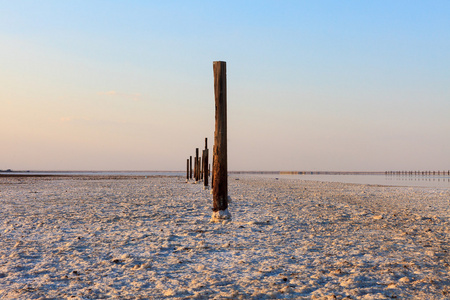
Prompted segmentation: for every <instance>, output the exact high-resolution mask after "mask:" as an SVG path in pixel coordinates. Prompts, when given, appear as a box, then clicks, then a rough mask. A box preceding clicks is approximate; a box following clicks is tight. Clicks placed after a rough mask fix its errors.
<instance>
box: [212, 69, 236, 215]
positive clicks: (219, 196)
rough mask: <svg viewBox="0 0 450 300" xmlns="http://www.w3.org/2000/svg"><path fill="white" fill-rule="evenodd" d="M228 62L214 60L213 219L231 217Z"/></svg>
mask: <svg viewBox="0 0 450 300" xmlns="http://www.w3.org/2000/svg"><path fill="white" fill-rule="evenodd" d="M226 69H227V68H226V62H224V61H215V62H213V71H214V96H215V105H216V125H215V132H214V158H213V160H214V170H213V173H214V188H213V216H212V220H214V221H217V220H221V219H229V218H231V215H230V213H229V212H228V161H227V70H226Z"/></svg>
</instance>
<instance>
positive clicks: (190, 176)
mask: <svg viewBox="0 0 450 300" xmlns="http://www.w3.org/2000/svg"><path fill="white" fill-rule="evenodd" d="M193 159H194V161H192V156H190V157H189V158H188V159H187V162H186V182H188V181H189V180H194V181H195V182H199V181H202V180H203V186H204V189H208V187H209V180H208V177H209V174H210V172H211V165H210V164H209V149H208V138H205V149H204V150H203V151H202V156H199V148H195V157H194V158H193ZM212 182H213V180H211V183H212Z"/></svg>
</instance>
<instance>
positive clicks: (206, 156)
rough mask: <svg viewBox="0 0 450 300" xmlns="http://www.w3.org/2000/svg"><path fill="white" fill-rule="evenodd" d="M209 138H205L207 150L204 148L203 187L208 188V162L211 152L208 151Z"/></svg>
mask: <svg viewBox="0 0 450 300" xmlns="http://www.w3.org/2000/svg"><path fill="white" fill-rule="evenodd" d="M208 152H209V151H208V138H205V150H203V188H204V189H205V190H206V189H207V188H208V176H209V171H208V162H209V153H208Z"/></svg>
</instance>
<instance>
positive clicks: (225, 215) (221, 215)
mask: <svg viewBox="0 0 450 300" xmlns="http://www.w3.org/2000/svg"><path fill="white" fill-rule="evenodd" d="M230 219H231V214H230V212H229V211H228V208H227V209H225V210H219V211H214V212H213V214H212V216H211V221H210V222H212V223H215V222H222V221H223V220H230Z"/></svg>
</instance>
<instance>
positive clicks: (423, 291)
mask: <svg viewBox="0 0 450 300" xmlns="http://www.w3.org/2000/svg"><path fill="white" fill-rule="evenodd" d="M237 179H239V180H237ZM229 194H230V196H231V197H232V199H233V201H232V203H230V206H229V210H230V212H231V214H232V220H231V221H224V222H223V223H209V221H210V218H211V214H212V212H211V207H212V203H211V202H212V195H211V194H210V192H209V191H208V190H203V189H202V185H201V184H186V183H185V179H183V178H181V177H163V178H106V177H98V178H95V177H89V178H84V177H73V178H70V177H61V178H58V177H57V178H34V177H32V178H20V177H18V178H5V177H2V178H0V207H1V210H0V298H1V299H39V298H41V299H52V298H56V299H65V298H67V299H91V298H92V299H99V298H100V299H101V298H121V299H139V298H144V299H266V298H287V299H344V298H346V299H390V298H399V299H445V298H447V299H448V298H449V297H450V287H449V286H450V276H449V272H450V268H449V263H450V256H449V251H450V246H449V236H450V227H449V222H450V219H449V218H450V209H449V204H450V202H449V201H450V191H449V190H444V189H443V190H439V189H426V188H407V187H382V186H368V185H355V184H341V183H321V182H312V181H301V180H289V179H283V180H275V179H273V178H255V177H249V176H244V177H239V176H237V175H236V176H231V177H230V178H229Z"/></svg>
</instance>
